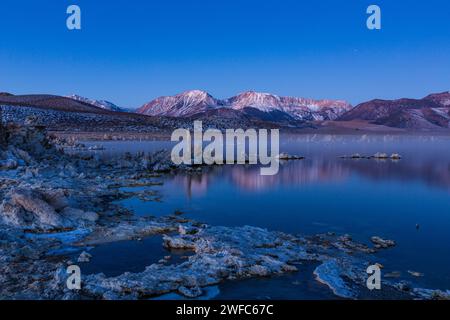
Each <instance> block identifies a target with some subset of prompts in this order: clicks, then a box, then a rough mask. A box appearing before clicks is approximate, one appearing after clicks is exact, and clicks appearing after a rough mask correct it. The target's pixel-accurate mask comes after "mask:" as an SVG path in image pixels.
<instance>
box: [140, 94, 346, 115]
mask: <svg viewBox="0 0 450 320" xmlns="http://www.w3.org/2000/svg"><path fill="white" fill-rule="evenodd" d="M221 108H222V109H231V110H236V111H240V112H242V113H243V114H251V115H255V114H258V115H261V114H277V117H278V118H283V119H286V118H290V119H292V120H334V119H336V118H337V117H339V116H340V115H342V114H344V113H345V112H346V111H348V110H350V109H351V108H352V106H351V105H350V104H349V103H347V102H345V101H340V100H313V99H305V98H295V97H280V96H277V95H273V94H269V93H258V92H253V91H248V92H244V93H241V94H239V95H237V96H235V97H232V98H229V99H225V100H219V99H216V98H214V97H212V96H211V95H210V94H208V93H207V92H205V91H201V90H192V91H186V92H183V93H181V94H178V95H176V96H169V97H160V98H157V99H155V100H153V101H151V102H149V103H147V104H145V105H144V106H142V107H141V108H140V109H138V111H137V112H138V113H141V114H146V115H152V116H172V117H189V116H193V115H197V114H202V113H205V112H207V111H209V110H212V109H221Z"/></svg>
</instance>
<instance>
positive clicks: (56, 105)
mask: <svg viewBox="0 0 450 320" xmlns="http://www.w3.org/2000/svg"><path fill="white" fill-rule="evenodd" d="M0 104H4V105H11V106H28V107H37V108H44V109H53V110H59V111H68V112H93V113H103V112H105V110H104V109H102V108H99V107H96V106H94V105H91V104H89V103H86V102H82V101H77V100H74V99H71V98H67V97H61V96H56V95H49V94H30V95H18V96H16V95H0Z"/></svg>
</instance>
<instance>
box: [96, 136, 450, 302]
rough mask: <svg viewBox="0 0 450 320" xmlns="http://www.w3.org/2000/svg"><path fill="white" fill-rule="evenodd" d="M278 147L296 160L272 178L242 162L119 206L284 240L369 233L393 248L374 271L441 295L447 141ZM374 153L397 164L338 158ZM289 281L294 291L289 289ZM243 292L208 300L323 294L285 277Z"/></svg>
mask: <svg viewBox="0 0 450 320" xmlns="http://www.w3.org/2000/svg"><path fill="white" fill-rule="evenodd" d="M280 143H281V145H280V151H281V152H288V153H290V154H298V155H302V156H305V157H306V159H305V160H301V161H289V162H285V163H283V164H281V165H280V171H279V173H278V174H277V175H275V176H261V175H260V171H259V168H258V167H257V166H245V165H225V166H220V167H211V168H205V169H204V170H203V172H202V173H198V174H179V175H175V176H173V175H172V176H169V177H167V178H165V179H164V184H163V185H161V186H152V187H149V188H151V189H152V190H157V191H158V192H159V194H160V195H161V201H159V202H143V201H140V200H139V199H137V198H132V199H128V200H126V201H124V202H123V204H124V205H125V206H126V207H128V208H130V209H132V210H134V212H135V213H136V214H138V215H153V216H161V215H169V214H173V212H174V211H175V210H181V211H182V212H184V213H185V215H186V217H188V218H192V219H195V220H199V221H202V222H205V223H208V224H212V225H223V226H243V225H253V226H259V227H264V228H267V229H270V230H280V231H284V232H288V233H292V234H314V233H323V232H328V231H332V232H336V233H339V234H344V233H348V234H350V235H352V236H353V238H354V239H356V240H359V241H361V242H364V243H367V244H369V239H370V237H371V236H374V235H378V236H381V237H383V238H387V239H393V240H395V241H396V242H397V246H396V247H395V248H393V249H390V250H385V251H382V252H380V253H379V254H377V255H376V257H377V259H378V260H379V261H378V262H380V263H382V264H383V265H384V267H385V268H384V269H383V273H387V272H391V271H399V272H401V278H400V279H404V280H408V281H411V282H413V283H414V284H415V285H417V286H421V287H427V288H440V289H450V137H432V136H392V135H387V136H382V135H377V136H333V135H307V136H306V135H303V136H282V137H281V141H280ZM95 144H98V142H97V143H95ZM102 144H103V145H104V146H105V148H106V150H105V151H103V153H105V154H106V155H108V156H111V155H114V154H120V153H123V152H140V151H145V152H152V151H156V150H160V149H163V148H165V149H170V148H171V146H172V143H170V142H157V141H143V142H136V141H134V142H102ZM376 152H385V153H388V154H389V155H390V154H391V153H400V154H401V155H402V159H401V160H398V161H392V160H384V161H380V160H373V159H371V160H368V159H360V160H352V159H341V158H339V156H341V155H350V154H353V153H360V154H362V155H373V154H374V153H376ZM417 224H418V225H419V226H420V227H419V228H418V229H417V228H416V225H417ZM144 247H145V245H144ZM94 250H96V249H94ZM121 250H123V249H121ZM133 250H136V249H135V248H133ZM155 250H157V249H155ZM161 255H163V253H161ZM114 260H115V261H117V260H120V259H114ZM146 262H147V261H146ZM117 263H119V262H117ZM143 264H144V263H143ZM147 265H148V264H147ZM144 267H145V266H144V265H143V266H142V268H141V270H143V269H144ZM305 268H306V269H308V268H309V267H305ZM301 269H302V268H300V270H301ZM131 270H136V266H133V267H130V271H131ZM408 271H417V272H421V273H423V274H424V276H423V277H413V276H412V275H410V274H409V273H408ZM299 273H301V272H299ZM290 277H291V278H290ZM294 277H295V276H294ZM297 277H301V276H297ZM283 279H284V280H283ZM261 281H262V282H261ZM280 281H281V282H280ZM299 281H302V283H303V286H301V288H299V286H298V285H297V286H296V285H294V284H298V282H299ZM289 284H290V285H289ZM244 287H245V290H242V288H243V287H242V285H239V284H228V283H227V284H225V285H223V286H222V287H221V288H220V289H221V290H219V291H220V293H218V295H217V296H216V297H218V298H249V297H260V296H259V295H258V292H259V293H261V292H263V291H264V290H263V289H262V288H266V290H267V291H268V292H271V293H272V294H271V295H270V297H275V298H280V299H282V298H291V299H293V298H329V297H332V295H330V294H329V292H327V289H326V288H323V287H322V286H321V285H320V284H313V283H312V282H311V281H310V279H300V280H298V281H297V280H293V279H292V276H289V277H284V278H282V279H281V280H280V279H271V280H253V282H252V281H247V282H246V284H245V285H244ZM269 289H270V290H269ZM305 292H306V293H305ZM308 293H310V294H308Z"/></svg>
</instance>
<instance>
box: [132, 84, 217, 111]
mask: <svg viewBox="0 0 450 320" xmlns="http://www.w3.org/2000/svg"><path fill="white" fill-rule="evenodd" d="M220 106H221V101H219V100H217V99H215V98H213V97H212V96H211V95H210V94H209V93H207V92H205V91H201V90H191V91H186V92H183V93H180V94H177V95H176V96H168V97H159V98H156V99H155V100H153V101H151V102H149V103H147V104H145V105H143V106H142V107H141V108H139V109H138V110H137V113H141V114H146V115H150V116H170V117H188V116H192V115H194V114H198V113H202V112H205V111H207V110H209V109H215V108H218V107H220Z"/></svg>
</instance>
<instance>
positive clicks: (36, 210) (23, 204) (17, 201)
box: [9, 189, 66, 229]
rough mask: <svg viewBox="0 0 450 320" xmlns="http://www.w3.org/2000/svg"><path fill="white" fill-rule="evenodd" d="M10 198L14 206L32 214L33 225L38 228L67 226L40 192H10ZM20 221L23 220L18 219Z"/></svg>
mask: <svg viewBox="0 0 450 320" xmlns="http://www.w3.org/2000/svg"><path fill="white" fill-rule="evenodd" d="M9 196H10V199H11V204H12V205H13V206H16V207H19V208H22V209H23V210H25V211H26V212H28V213H30V214H31V220H32V223H33V224H35V225H36V226H37V227H41V228H44V229H48V228H49V227H64V226H66V224H65V223H64V221H63V219H62V218H61V217H60V215H59V214H58V213H56V211H55V209H54V208H53V207H52V206H51V205H50V204H49V203H48V202H46V201H45V200H44V199H43V197H42V194H40V193H39V192H38V191H34V190H25V189H15V190H13V191H11V192H10V194H9ZM16 212H18V211H16ZM20 220H22V219H18V221H20ZM30 222H31V221H30Z"/></svg>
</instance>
